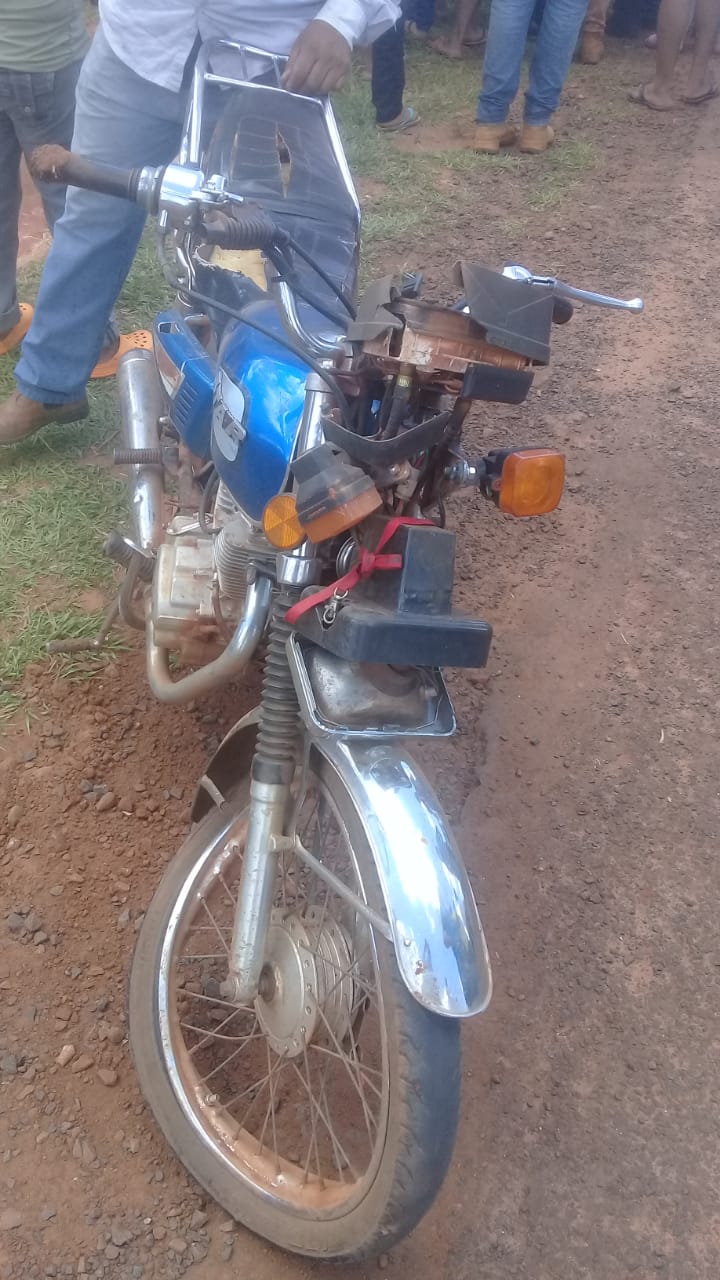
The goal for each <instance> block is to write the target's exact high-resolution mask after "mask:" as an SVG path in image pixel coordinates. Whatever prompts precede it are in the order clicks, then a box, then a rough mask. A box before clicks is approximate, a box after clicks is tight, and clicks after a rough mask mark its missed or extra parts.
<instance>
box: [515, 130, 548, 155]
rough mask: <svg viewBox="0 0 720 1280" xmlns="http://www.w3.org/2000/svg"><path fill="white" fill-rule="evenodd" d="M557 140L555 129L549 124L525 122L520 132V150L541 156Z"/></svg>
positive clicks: (527, 153)
mask: <svg viewBox="0 0 720 1280" xmlns="http://www.w3.org/2000/svg"><path fill="white" fill-rule="evenodd" d="M554 141H555V130H554V129H553V128H552V127H551V126H550V125H549V124H524V125H523V127H522V133H521V134H520V150H521V151H524V152H525V154H526V155H529V156H539V155H540V154H541V152H543V151H547V149H548V147H551V146H552V144H553V142H554Z"/></svg>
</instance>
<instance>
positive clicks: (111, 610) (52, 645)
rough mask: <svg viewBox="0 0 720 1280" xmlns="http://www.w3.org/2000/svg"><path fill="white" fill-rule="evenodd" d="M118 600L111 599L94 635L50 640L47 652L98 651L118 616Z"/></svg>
mask: <svg viewBox="0 0 720 1280" xmlns="http://www.w3.org/2000/svg"><path fill="white" fill-rule="evenodd" d="M118 612H119V610H118V601H117V600H113V602H112V604H111V605H109V607H108V608H107V610H106V612H105V617H104V618H103V620H102V622H101V624H100V629H99V631H98V632H97V633H96V635H94V636H89V637H84V638H83V637H78V638H77V639H75V640H50V641H49V642H48V644H47V645H46V649H47V652H48V653H99V651H100V650H101V649H102V648H104V646H105V641H106V640H107V638H108V636H109V634H110V632H111V631H112V628H113V625H114V623H115V621H116V619H117V617H118Z"/></svg>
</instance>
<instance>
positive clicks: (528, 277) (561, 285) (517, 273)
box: [502, 263, 645, 315]
mask: <svg viewBox="0 0 720 1280" xmlns="http://www.w3.org/2000/svg"><path fill="white" fill-rule="evenodd" d="M502 273H503V275H504V276H506V277H507V278H508V279H509V280H523V281H524V282H525V284H537V285H542V286H543V287H544V288H546V289H552V291H553V293H555V294H556V296H557V297H558V298H567V300H568V301H569V302H589V303H592V305H593V306H596V307H611V308H612V309H613V310H615V311H630V312H632V313H633V314H634V315H639V314H640V312H641V311H644V310H645V303H644V302H643V299H642V298H630V299H628V300H627V301H626V300H625V299H623V298H613V297H612V296H611V295H610V294H607V293H594V292H593V291H592V290H591V289H576V288H575V286H574V285H572V284H566V283H565V281H564V280H558V279H557V278H556V277H555V276H534V275H533V273H532V271H528V269H527V267H521V266H520V265H519V264H516V263H508V265H507V266H505V267H503V271H502Z"/></svg>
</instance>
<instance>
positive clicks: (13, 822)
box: [6, 804, 23, 831]
mask: <svg viewBox="0 0 720 1280" xmlns="http://www.w3.org/2000/svg"><path fill="white" fill-rule="evenodd" d="M22 816H23V811H22V809H21V807H20V805H19V804H14V805H13V806H12V808H10V809H8V815H7V819H6V821H7V825H8V827H9V828H10V830H11V831H14V830H15V828H16V826H17V824H18V822H19V821H20V819H21V818H22Z"/></svg>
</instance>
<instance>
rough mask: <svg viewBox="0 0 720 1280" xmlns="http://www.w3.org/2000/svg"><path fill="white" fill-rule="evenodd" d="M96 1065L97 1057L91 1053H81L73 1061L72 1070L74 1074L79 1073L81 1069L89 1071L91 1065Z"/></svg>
mask: <svg viewBox="0 0 720 1280" xmlns="http://www.w3.org/2000/svg"><path fill="white" fill-rule="evenodd" d="M94 1066H95V1059H94V1058H93V1057H92V1055H91V1054H89V1053H81V1054H80V1057H79V1058H76V1059H75V1061H74V1062H73V1064H72V1066H71V1068H70V1070H71V1071H72V1072H73V1074H74V1075H78V1074H79V1072H81V1071H88V1070H89V1068H90V1067H94Z"/></svg>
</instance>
